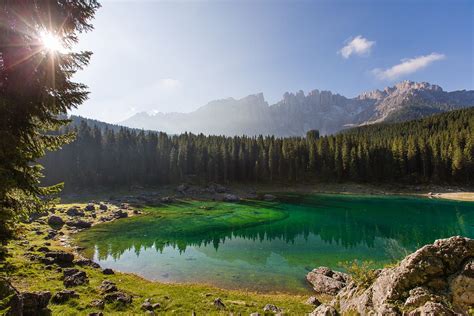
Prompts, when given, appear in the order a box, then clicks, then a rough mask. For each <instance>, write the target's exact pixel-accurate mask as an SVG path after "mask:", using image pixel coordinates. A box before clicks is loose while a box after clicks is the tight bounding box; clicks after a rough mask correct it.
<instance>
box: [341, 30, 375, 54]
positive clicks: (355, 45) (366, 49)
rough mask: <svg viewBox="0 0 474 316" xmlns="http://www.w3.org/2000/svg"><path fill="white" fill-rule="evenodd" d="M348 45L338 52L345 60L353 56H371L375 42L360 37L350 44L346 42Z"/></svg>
mask: <svg viewBox="0 0 474 316" xmlns="http://www.w3.org/2000/svg"><path fill="white" fill-rule="evenodd" d="M346 43H347V45H346V46H344V47H343V48H341V50H340V51H339V52H338V53H339V54H341V55H342V57H344V58H346V59H347V58H349V57H350V56H351V55H352V54H354V55H359V56H367V55H369V54H370V50H371V49H372V46H374V45H375V41H369V40H368V39H366V38H364V37H362V35H358V36H356V37H354V38H353V39H352V40H350V41H349V42H346Z"/></svg>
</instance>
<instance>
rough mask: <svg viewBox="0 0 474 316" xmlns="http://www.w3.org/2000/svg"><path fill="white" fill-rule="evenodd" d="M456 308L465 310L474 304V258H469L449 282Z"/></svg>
mask: <svg viewBox="0 0 474 316" xmlns="http://www.w3.org/2000/svg"><path fill="white" fill-rule="evenodd" d="M449 289H450V292H451V295H452V297H453V301H452V304H453V306H454V309H455V310H458V311H465V310H468V309H469V307H473V306H474V258H471V259H469V260H468V261H467V262H466V263H465V264H464V265H463V267H462V269H461V271H460V272H459V273H457V274H456V275H454V276H453V277H452V278H451V280H450V283H449Z"/></svg>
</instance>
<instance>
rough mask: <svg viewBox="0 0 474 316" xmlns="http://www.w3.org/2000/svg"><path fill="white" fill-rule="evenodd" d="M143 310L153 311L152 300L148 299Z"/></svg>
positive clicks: (143, 305)
mask: <svg viewBox="0 0 474 316" xmlns="http://www.w3.org/2000/svg"><path fill="white" fill-rule="evenodd" d="M141 309H142V310H144V311H152V310H153V305H152V304H151V302H150V299H146V300H145V302H143V304H142V306H141Z"/></svg>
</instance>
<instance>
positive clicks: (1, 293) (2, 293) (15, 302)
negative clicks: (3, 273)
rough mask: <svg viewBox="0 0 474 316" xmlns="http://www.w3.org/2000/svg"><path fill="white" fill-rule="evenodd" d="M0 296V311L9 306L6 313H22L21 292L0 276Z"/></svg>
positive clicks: (19, 315) (14, 315)
mask: <svg viewBox="0 0 474 316" xmlns="http://www.w3.org/2000/svg"><path fill="white" fill-rule="evenodd" d="M0 298H1V299H0V311H1V310H5V309H7V308H9V314H8V315H11V316H21V315H23V302H22V298H21V294H20V293H19V292H18V291H17V290H16V289H15V288H14V287H13V286H12V285H11V284H10V282H9V281H8V280H6V279H4V278H0Z"/></svg>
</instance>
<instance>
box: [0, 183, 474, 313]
mask: <svg viewBox="0 0 474 316" xmlns="http://www.w3.org/2000/svg"><path fill="white" fill-rule="evenodd" d="M247 194H248V195H245V194H239V195H237V194H236V193H233V192H232V191H231V190H230V189H228V188H226V187H223V186H219V185H212V186H210V187H207V188H204V189H203V188H193V187H189V186H179V187H178V188H176V192H175V194H174V195H165V196H163V195H159V194H152V195H150V194H143V195H139V196H127V197H123V198H119V199H110V200H107V201H106V202H97V201H90V202H89V203H86V204H82V205H73V206H67V207H66V206H61V205H59V206H57V207H54V208H51V209H49V211H48V212H45V213H41V214H35V215H33V216H32V217H31V219H30V223H31V225H33V226H32V228H31V230H32V231H33V232H34V234H35V235H38V237H41V238H42V239H44V242H43V246H41V247H38V246H33V245H29V243H28V241H27V240H19V241H17V243H19V244H21V245H22V247H25V248H26V249H27V251H26V252H25V254H24V256H25V257H26V258H28V260H30V261H32V262H38V263H40V264H41V265H43V266H44V269H45V270H54V271H57V272H58V273H60V274H61V275H62V277H61V280H62V283H63V286H64V288H63V289H61V290H58V291H56V292H55V293H52V292H49V291H40V292H21V293H20V292H19V291H18V290H17V289H15V287H14V286H13V285H12V284H10V283H9V281H8V280H7V279H4V278H1V279H0V294H2V297H7V296H11V298H10V300H9V301H8V302H7V303H8V304H7V305H8V306H10V307H11V311H10V314H9V315H22V314H30V315H35V313H36V312H37V311H40V312H41V313H43V312H44V313H47V311H48V310H49V309H48V303H49V302H52V303H54V304H63V303H65V302H67V301H69V300H71V299H77V298H78V297H79V294H78V293H76V291H75V290H74V288H75V287H77V286H80V285H84V284H88V283H89V276H88V274H87V273H88V272H86V271H85V270H84V269H81V267H87V268H88V269H96V270H98V271H99V272H100V273H101V274H103V275H104V276H109V275H113V274H114V273H115V272H114V271H113V270H111V269H103V270H102V269H101V267H100V266H99V265H98V264H97V263H94V262H93V261H91V260H89V259H87V258H83V257H82V256H81V255H80V250H81V249H79V248H78V247H74V245H72V244H71V243H70V240H69V236H70V235H72V234H75V233H77V232H79V231H81V230H84V229H88V228H90V227H92V226H94V225H96V224H99V223H103V222H109V221H114V220H118V219H121V218H126V217H130V216H136V215H139V214H141V211H140V210H139V209H138V208H137V207H139V206H140V205H144V204H158V203H161V204H166V203H173V202H174V201H175V199H179V198H193V197H196V196H200V197H201V198H207V199H211V198H212V199H214V200H221V201H228V202H238V201H240V199H241V198H258V199H262V200H267V201H271V200H274V199H275V198H276V197H275V196H273V195H270V194H257V193H254V192H250V193H248V192H247ZM203 195H205V196H204V197H203ZM35 225H36V226H35ZM40 225H41V226H40ZM39 227H42V228H39ZM45 227H49V228H48V229H45ZM51 241H55V242H57V243H58V244H59V245H60V246H61V248H60V250H58V249H50V248H49V246H50V245H51ZM53 246H54V245H53ZM53 248H54V247H53ZM374 275H375V278H374V280H373V282H372V283H371V284H370V285H369V286H367V285H361V284H358V283H357V282H356V281H355V280H354V279H353V278H352V277H351V276H350V275H348V274H345V273H342V272H337V271H332V270H331V269H329V268H325V267H320V268H317V269H314V270H313V271H311V272H310V273H308V275H307V280H308V282H309V283H310V284H312V286H313V288H314V290H315V294H316V295H317V297H315V296H314V297H310V298H309V299H308V300H307V302H306V304H308V305H310V306H315V307H316V308H315V309H314V311H313V312H312V314H311V315H339V314H342V315H344V314H352V313H356V314H362V315H369V314H377V315H413V316H415V315H438V314H443V315H469V313H471V312H472V308H473V306H474V240H472V239H469V238H464V237H451V238H448V239H442V240H438V241H436V242H435V243H434V244H432V245H427V246H424V247H422V248H420V249H419V250H417V251H416V252H414V253H413V254H411V255H409V256H407V257H406V258H405V259H403V260H402V261H401V262H400V263H399V264H398V265H397V266H395V267H391V268H385V269H382V270H377V271H374ZM98 291H99V293H100V295H101V298H100V299H96V300H94V301H93V302H91V303H90V304H92V305H90V304H89V307H90V308H96V309H97V312H94V313H90V314H89V315H91V316H92V315H101V313H102V312H101V310H102V309H103V308H104V306H105V305H106V304H122V305H127V304H131V303H132V300H133V296H131V295H130V294H128V293H127V292H126V291H123V290H121V289H119V287H118V286H117V285H116V284H115V283H114V282H112V281H110V280H107V279H105V280H103V281H102V283H101V284H100V286H99V290H98ZM321 295H322V296H323V297H324V298H326V297H327V296H329V297H332V299H331V300H326V299H321ZM320 301H324V302H325V303H321V302H320ZM213 304H214V307H215V308H216V309H218V310H221V309H225V304H224V303H223V302H222V301H221V300H220V299H219V298H216V299H214V303H213ZM267 305H268V306H265V308H264V312H266V313H267V312H269V313H277V314H278V313H281V312H282V309H281V308H280V307H277V306H276V305H272V304H267ZM223 306H224V307H223ZM0 307H2V306H0ZM141 308H142V310H143V311H148V312H151V313H153V311H154V310H159V308H160V305H159V303H158V302H153V301H152V299H151V298H146V299H145V300H144V301H143V303H142V305H141ZM255 315H258V313H256V314H255Z"/></svg>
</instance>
